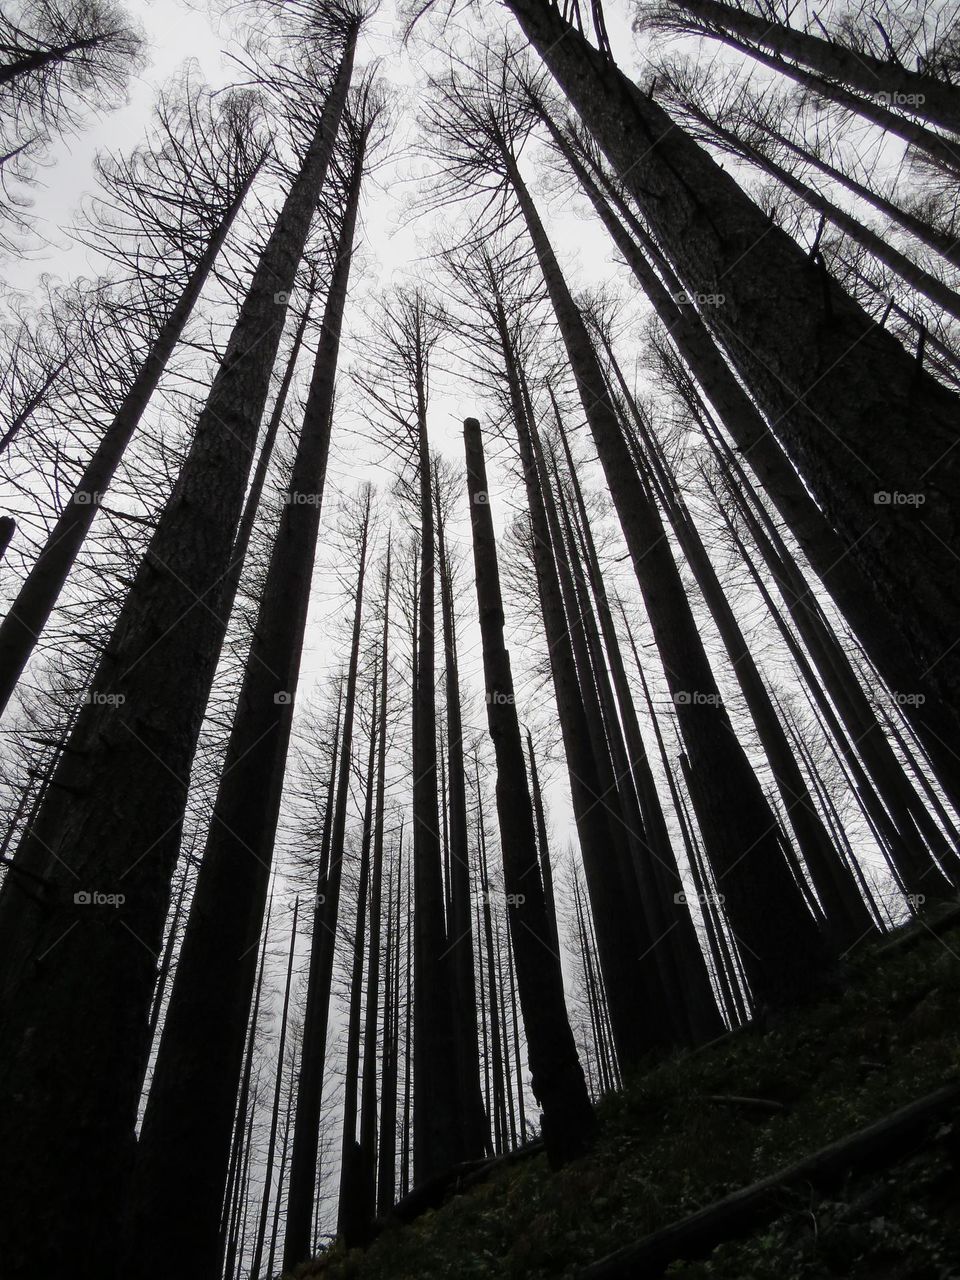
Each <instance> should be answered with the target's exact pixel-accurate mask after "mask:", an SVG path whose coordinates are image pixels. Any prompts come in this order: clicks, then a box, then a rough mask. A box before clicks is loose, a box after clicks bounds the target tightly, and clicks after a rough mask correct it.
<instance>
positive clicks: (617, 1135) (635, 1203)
mask: <svg viewBox="0 0 960 1280" xmlns="http://www.w3.org/2000/svg"><path fill="white" fill-rule="evenodd" d="M958 995H960V929H955V930H953V931H952V932H951V933H950V934H948V935H946V936H945V937H944V938H943V940H942V941H938V940H937V939H935V938H933V937H931V938H929V939H927V940H925V941H924V942H922V943H920V944H919V945H917V946H916V947H914V948H913V949H910V950H904V951H902V952H898V951H893V952H892V953H889V954H887V955H884V956H883V957H879V956H877V955H876V954H875V953H870V952H864V954H863V956H862V957H861V958H860V959H859V960H857V961H856V962H854V963H853V964H851V965H850V967H849V971H848V973H847V975H846V977H845V982H844V986H843V989H842V990H841V991H839V992H838V993H836V994H835V995H834V996H833V997H832V998H831V999H829V1000H825V1001H823V1002H822V1003H819V1004H817V1005H814V1006H811V1007H808V1008H805V1009H803V1010H800V1011H798V1012H796V1013H795V1014H794V1015H793V1016H792V1017H791V1018H789V1019H784V1020H782V1021H779V1022H776V1023H771V1024H770V1025H769V1026H768V1027H767V1028H766V1030H765V1031H764V1032H763V1033H760V1032H759V1031H757V1030H753V1029H748V1030H746V1031H744V1032H741V1033H739V1034H738V1035H736V1036H733V1037H731V1038H729V1039H727V1040H725V1041H724V1042H722V1043H721V1044H718V1045H716V1046H714V1047H712V1048H710V1049H707V1050H705V1051H703V1052H701V1053H698V1054H693V1055H688V1056H683V1057H677V1058H674V1059H671V1060H669V1061H666V1062H663V1063H661V1064H659V1065H657V1066H655V1067H654V1068H653V1069H651V1070H650V1071H648V1072H646V1073H644V1074H642V1075H640V1076H637V1077H635V1078H634V1079H632V1080H630V1081H628V1083H627V1086H626V1088H625V1089H624V1091H623V1092H622V1093H621V1094H618V1095H616V1096H610V1097H607V1098H605V1099H603V1101H602V1102H601V1104H600V1106H599V1109H598V1112H599V1118H600V1124H601V1130H600V1140H599V1142H598V1144H597V1147H596V1149H595V1151H594V1152H593V1153H592V1154H591V1155H590V1156H589V1157H588V1158H586V1159H584V1160H581V1161H579V1162H577V1163H576V1164H574V1165H570V1166H568V1167H567V1168H565V1169H563V1170H561V1171H559V1172H558V1173H552V1174H551V1172H550V1171H549V1169H548V1167H547V1164H546V1160H545V1158H544V1157H543V1156H538V1157H536V1158H533V1159H530V1160H528V1161H525V1162H522V1163H519V1164H515V1165H511V1166H509V1167H507V1166H504V1167H502V1168H500V1169H498V1170H497V1171H496V1172H495V1173H494V1174H493V1175H492V1176H491V1177H490V1178H489V1179H488V1180H487V1181H486V1182H484V1183H483V1184H482V1185H480V1186H477V1187H474V1188H472V1189H471V1190H470V1192H469V1193H468V1194H464V1195H459V1196H455V1197H453V1198H452V1199H451V1200H450V1201H449V1202H448V1203H447V1204H445V1205H444V1206H443V1207H442V1208H441V1209H439V1210H437V1211H436V1212H431V1213H428V1214H426V1215H424V1217H423V1218H421V1219H419V1220H418V1221H416V1222H415V1223H413V1224H412V1225H410V1226H407V1227H404V1228H391V1229H389V1230H387V1231H385V1232H384V1233H383V1234H382V1235H381V1236H380V1237H379V1238H378V1239H377V1240H376V1241H375V1242H374V1244H373V1245H372V1246H371V1247H370V1248H369V1249H368V1250H367V1251H366V1252H365V1253H361V1252H358V1251H354V1252H352V1253H350V1254H344V1253H343V1252H341V1251H340V1250H339V1249H338V1248H334V1249H333V1250H331V1251H330V1252H329V1253H327V1254H325V1255H323V1256H322V1257H321V1258H319V1259H317V1260H316V1261H315V1262H313V1263H311V1264H309V1265H308V1266H307V1267H305V1268H302V1269H301V1270H300V1271H299V1272H298V1275H299V1276H302V1277H307V1276H320V1275H322V1276H324V1277H329V1280H346V1278H347V1277H357V1280H407V1278H409V1280H442V1278H445V1277H461V1278H462V1277H478V1278H479V1277H490V1278H491V1280H492V1278H493V1277H498V1278H503V1277H506V1278H508V1280H512V1278H516V1280H520V1278H521V1277H523V1278H524V1280H548V1278H549V1280H558V1278H560V1277H572V1276H574V1275H576V1273H577V1271H578V1270H579V1268H580V1267H582V1266H583V1265H585V1264H586V1263H588V1262H590V1261H593V1260H595V1259H596V1258H599V1257H602V1256H603V1255H605V1254H607V1253H610V1252H612V1251H613V1250H614V1249H617V1248H619V1247H621V1246H622V1245H624V1244H627V1243H629V1242H630V1241H632V1240H634V1239H636V1238H637V1237H639V1236H642V1235H644V1234H646V1233H647V1232H650V1231H654V1230H656V1229H657V1228H658V1227H662V1226H664V1225H665V1224H667V1223H669V1222H671V1221H673V1220H674V1219H676V1218H679V1217H682V1216H684V1215H685V1214H687V1213H691V1212H693V1211H694V1210H695V1209H698V1208H700V1207H702V1206H703V1205H706V1204H709V1203H710V1202H711V1201H713V1200H716V1199H718V1198H719V1197H721V1196H723V1195H725V1194H727V1193H729V1192H730V1191H733V1190H735V1189H736V1188H738V1187H741V1186H743V1185H744V1184H745V1183H748V1182H751V1181H754V1180H755V1179H757V1178H759V1177H763V1176H764V1175H765V1174H769V1173H772V1172H774V1171H775V1170H776V1169H778V1168H780V1167H781V1166H783V1165H785V1164H789V1163H791V1162H792V1161H794V1160H797V1159H799V1158H800V1157H802V1156H803V1155H805V1154H807V1153H809V1152H811V1151H814V1150H816V1149H817V1148H818V1147H821V1146H824V1145H826V1144H827V1143H829V1142H832V1141H834V1140H836V1139H838V1138H841V1137H843V1136H844V1135H846V1134H849V1133H850V1132H852V1131H853V1130H854V1129H857V1128H860V1127H862V1126H863V1125H865V1124H868V1123H870V1122H871V1121H873V1120H876V1119H879V1118H880V1117H882V1116H884V1115H886V1114H887V1113H888V1112H890V1111H893V1110H895V1109H896V1108H897V1107H901V1106H904V1105H905V1104H906V1103H907V1102H909V1101H911V1100H912V1099H914V1098H916V1097H919V1096H920V1095H922V1094H924V1093H926V1092H928V1091H930V1090H932V1089H935V1088H937V1087H938V1086H939V1085H941V1084H943V1083H944V1081H945V1080H949V1079H955V1078H957V1076H958V1075H960V1020H958V1018H957V1006H958V999H957V998H958ZM714 1094H734V1095H739V1096H750V1097H757V1098H766V1099H769V1100H772V1101H777V1102H781V1103H783V1104H784V1105H785V1106H786V1107H787V1108H788V1109H787V1110H786V1111H785V1112H783V1113H779V1114H769V1113H766V1112H760V1111H757V1110H753V1109H746V1108H739V1107H732V1106H729V1105H725V1104H719V1103H711V1102H708V1101H706V1098H707V1097H708V1096H709V1095H714ZM930 1158H931V1159H933V1157H932V1156H931V1157H930ZM924 1176H928V1179H929V1180H932V1181H931V1185H934V1184H936V1177H937V1176H938V1175H937V1174H936V1170H928V1171H927V1173H926V1174H925V1175H924ZM897 1185H898V1180H897V1175H894V1176H893V1177H892V1179H891V1180H890V1194H889V1195H888V1196H887V1200H888V1201H889V1204H888V1205H887V1206H886V1207H885V1208H884V1209H883V1212H882V1213H879V1212H877V1213H873V1212H872V1210H869V1209H867V1210H864V1212H863V1213H860V1211H859V1210H857V1209H856V1208H853V1207H851V1205H850V1204H848V1203H847V1202H846V1201H844V1202H843V1203H839V1202H838V1204H832V1203H828V1202H817V1203H816V1205H815V1206H813V1205H812V1202H811V1203H805V1204H804V1205H802V1206H801V1205H800V1204H799V1203H798V1204H797V1206H796V1208H795V1210H794V1211H791V1212H790V1213H787V1214H786V1215H785V1216H784V1218H783V1219H781V1220H780V1221H779V1222H777V1223H774V1224H773V1225H772V1226H771V1227H770V1228H769V1229H767V1230H764V1231H761V1232H758V1233H756V1234H755V1235H754V1236H752V1237H751V1238H750V1239H749V1240H748V1241H745V1242H742V1243H733V1244H729V1245H726V1246H723V1247H722V1248H721V1249H718V1250H717V1251H716V1252H715V1254H714V1255H713V1257H712V1258H711V1259H710V1260H709V1261H707V1262H704V1263H698V1264H684V1266H683V1267H681V1268H679V1269H676V1270H675V1274H677V1275H680V1274H682V1275H684V1277H688V1278H690V1280H693V1278H695V1277H696V1278H699V1277H704V1278H705V1277H708V1276H709V1277H717V1280H735V1278H736V1280H746V1278H747V1277H753V1276H756V1277H761V1276H763V1277H766V1276H773V1275H776V1276H777V1277H778V1280H790V1278H791V1277H793V1276H796V1277H797V1280H808V1278H809V1280H812V1278H813V1277H814V1276H833V1275H850V1276H853V1275H857V1276H860V1275H862V1276H863V1277H864V1280H873V1277H877V1278H879V1277H880V1276H881V1275H882V1276H885V1277H886V1276H887V1275H888V1274H889V1275H890V1276H891V1277H894V1276H895V1277H900V1276H901V1275H902V1276H904V1277H908V1276H909V1277H911V1280H948V1277H949V1280H960V1272H958V1273H957V1276H956V1277H955V1276H954V1274H953V1273H951V1272H950V1271H949V1268H948V1254H947V1252H946V1250H947V1249H948V1245H947V1243H945V1241H946V1240H948V1239H949V1234H947V1235H946V1236H944V1238H943V1239H941V1238H940V1237H941V1236H943V1235H944V1231H945V1230H946V1228H943V1229H942V1230H941V1228H940V1227H939V1226H938V1221H939V1220H940V1219H941V1218H942V1215H939V1217H938V1219H937V1220H934V1219H933V1218H931V1217H930V1216H929V1215H927V1218H924V1216H923V1215H924V1214H925V1213H926V1210H925V1209H924V1207H923V1205H921V1204H919V1203H917V1201H916V1197H913V1198H912V1199H911V1197H910V1196H909V1195H907V1196H901V1197H900V1198H899V1199H898V1195H897V1191H896V1188H897ZM936 1185H939V1184H936ZM808 1199H809V1198H808ZM854 1199H855V1197H854ZM868 1199H869V1197H868ZM871 1213H872V1216H870V1214H871ZM845 1214H846V1216H844V1215H845ZM858 1214H859V1216H858ZM864 1215H866V1216H864ZM878 1223H880V1224H881V1225H877V1224H878ZM938 1232H939V1235H938ZM958 1235H960V1232H958ZM911 1241H913V1243H911ZM884 1250H886V1254H885V1253H884ZM898 1250H901V1251H902V1250H907V1251H908V1253H910V1254H911V1257H912V1259H913V1263H912V1264H911V1265H913V1264H915V1265H916V1266H917V1267H919V1268H920V1270H916V1271H910V1270H903V1271H901V1270H896V1269H894V1270H890V1269H889V1267H890V1266H892V1265H893V1264H892V1263H889V1258H888V1257H887V1255H891V1256H892V1255H894V1254H896V1253H897V1251H898ZM834 1255H835V1256H834ZM848 1255H849V1256H848ZM885 1257H887V1261H886V1262H885V1261H884V1258H885ZM874 1259H876V1260H877V1261H876V1262H874ZM888 1264H889V1266H888ZM898 1265H899V1264H898ZM884 1266H888V1270H883V1267H884ZM838 1267H839V1268H840V1269H839V1270H837V1269H836V1268H838ZM931 1267H932V1268H933V1270H929V1268H931ZM818 1268H819V1269H818ZM844 1268H846V1269H845V1270H844ZM852 1268H856V1269H852ZM870 1268H873V1269H872V1270H871V1269H870ZM877 1268H880V1269H877ZM924 1268H927V1270H924ZM938 1268H939V1269H938ZM944 1268H947V1269H944Z"/></svg>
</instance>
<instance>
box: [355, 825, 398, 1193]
mask: <svg viewBox="0 0 960 1280" xmlns="http://www.w3.org/2000/svg"><path fill="white" fill-rule="evenodd" d="M402 861H403V832H402V831H401V833H400V844H399V852H398V857H397V902H396V906H394V903H393V880H392V878H391V879H390V880H389V881H388V890H389V891H388V894H387V939H386V952H387V961H386V966H385V971H384V975H383V1058H382V1062H381V1067H380V1138H379V1142H378V1150H377V1185H376V1210H377V1213H378V1214H380V1215H383V1214H385V1213H386V1212H387V1211H388V1210H389V1209H390V1208H391V1206H392V1205H393V1202H394V1196H395V1192H396V1178H397V1055H398V1049H399V1032H398V1027H399V1022H400V1018H399V1013H400V1011H399V1008H398V1000H399V995H400V987H399V983H400V883H401V881H400V875H401V871H402ZM391 875H392V873H391ZM364 1083H366V1077H364Z"/></svg>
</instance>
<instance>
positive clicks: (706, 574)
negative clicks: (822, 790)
mask: <svg viewBox="0 0 960 1280" xmlns="http://www.w3.org/2000/svg"><path fill="white" fill-rule="evenodd" d="M604 345H605V346H606V343H604ZM607 355H608V358H609V360H610V364H611V368H612V369H613V371H614V373H615V374H616V377H617V381H618V383H619V384H620V390H621V392H622V394H623V396H624V399H625V400H626V402H627V404H628V405H629V407H630V409H631V412H632V415H633V420H634V424H635V427H636V431H637V433H638V434H639V435H640V437H641V448H642V450H643V456H644V457H645V459H646V461H647V464H648V465H649V467H650V469H651V472H652V473H653V475H654V476H655V477H656V483H657V486H658V489H659V493H660V499H661V502H662V503H663V506H664V509H665V510H666V512H667V515H668V517H669V519H670V522H671V526H672V528H673V531H674V534H675V535H676V538H677V541H678V542H679V544H680V547H681V549H682V551H683V554H684V556H685V558H686V560H687V563H688V564H689V566H690V568H691V569H692V570H693V574H694V577H695V579H696V581H697V585H698V586H699V588H700V590H701V592H702V593H703V598H704V601H705V602H706V605H707V608H708V609H709V610H710V614H711V617H712V618H713V620H714V623H715V625H716V627H717V630H718V632H719V634H720V639H721V641H722V642H723V646H724V648H725V649H726V652H727V657H728V658H729V660H730V664H731V666H732V668H733V671H734V673H735V675H736V678H737V683H738V684H739V685H740V690H741V692H742V693H743V696H744V700H745V701H746V704H747V709H748V711H749V713H750V717H751V719H752V721H753V724H754V727H755V729H756V731H757V735H758V738H759V741H760V745H761V747H762V749H763V752H764V754H765V755H766V757H767V762H768V764H769V765H770V768H771V771H772V773H773V778H774V782H775V783H776V786H777V789H778V791H779V793H780V798H781V800H782V801H783V805H784V808H785V810H786V812H787V815H788V816H789V819H790V823H791V826H792V828H793V832H794V836H795V838H796V840H797V845H798V848H799V850H800V853H801V854H802V856H803V858H804V861H805V863H806V865H807V869H808V870H809V872H810V876H811V879H812V881H813V884H814V888H815V889H816V891H817V894H818V896H819V900H820V903H821V905H822V908H823V912H824V915H825V917H826V921H827V926H828V928H829V929H830V931H831V932H832V933H833V934H834V936H835V938H836V940H837V942H838V944H839V945H840V946H841V947H842V946H845V945H848V944H849V943H850V942H851V941H853V940H854V939H860V938H862V937H863V935H864V933H865V932H866V931H869V929H870V928H871V927H872V921H871V919H870V915H869V912H868V911H867V908H866V904H865V903H864V901H863V899H862V897H861V896H860V893H859V891H858V890H857V887H856V885H855V883H854V882H853V879H852V877H851V876H850V874H849V871H848V869H847V867H846V865H845V864H844V863H843V862H842V860H841V858H840V857H839V855H838V853H837V850H836V849H835V848H834V846H833V842H832V841H831V839H830V836H829V834H828V832H827V830H826V828H825V826H824V825H823V822H822V821H821V819H820V815H819V813H818V812H817V808H816V806H815V804H814V802H813V799H812V797H811V795H810V792H809V790H808V788H807V784H806V781H805V779H804V777H803V773H802V771H801V769H800V766H799V764H798V763H797V759H796V757H795V756H794V754H793V752H792V750H791V749H790V744H789V742H788V741H787V737H786V734H785V732H784V729H783V726H782V724H781V723H780V720H779V719H778V717H777V713H776V711H775V709H774V707H773V704H772V702H771V701H770V698H769V695H768V694H767V688H766V685H765V683H764V680H763V677H762V675H761V674H760V671H759V669H758V667H757V665H756V663H755V662H754V659H753V654H752V653H751V652H750V647H749V645H748V644H747V641H746V638H745V637H744V635H743V632H742V631H741V629H740V624H739V622H738V621H737V618H736V615H735V614H734V612H733V609H732V608H731V606H730V602H729V600H728V599H727V595H726V592H725V590H724V587H723V584H722V583H721V582H720V579H719V578H718V576H717V573H716V570H715V569H714V567H713V564H712V562H711V560H710V557H709V556H708V554H707V550H706V547H704V545H703V542H702V540H701V538H700V534H699V532H698V530H697V528H696V525H695V524H694V523H693V520H692V518H691V516H690V513H689V510H688V509H687V506H686V503H685V502H684V501H683V497H682V494H681V491H680V488H679V486H678V484H677V481H676V477H675V476H673V475H672V473H671V472H670V470H669V467H668V464H667V461H666V458H665V457H664V455H663V452H662V450H661V449H660V446H659V441H657V440H656V438H655V436H654V435H653V432H652V430H651V429H650V424H649V423H648V422H647V421H646V420H645V418H644V416H643V415H642V414H641V412H640V410H639V406H638V405H637V403H636V400H635V399H634V397H633V395H632V394H631V393H630V389H629V387H628V386H627V383H626V380H625V379H624V377H623V374H622V371H621V370H620V367H619V365H618V364H617V362H616V360H615V359H614V357H613V353H612V351H611V350H610V349H609V348H607Z"/></svg>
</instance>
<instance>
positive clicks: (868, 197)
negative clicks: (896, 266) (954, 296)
mask: <svg viewBox="0 0 960 1280" xmlns="http://www.w3.org/2000/svg"><path fill="white" fill-rule="evenodd" d="M758 123H759V124H760V126H761V128H762V129H763V130H764V132H765V133H768V134H769V135H770V137H771V138H772V139H773V140H774V142H776V143H777V144H778V145H779V146H781V147H785V148H786V150H787V151H789V152H791V154H793V155H795V156H797V157H799V159H801V160H802V161H804V163H805V164H811V165H813V167H814V168H815V169H817V170H819V172H820V173H822V174H823V175H824V176H825V177H827V178H829V179H830V181H831V182H836V183H837V184H838V185H839V186H841V187H846V189H847V190H848V191H852V192H853V194H854V195H855V196H858V197H859V198H860V199H861V200H863V201H864V202H865V203H867V204H869V205H872V206H873V208H874V209H876V210H877V212H878V213H882V214H883V215H884V217H886V218H889V219H890V221H891V222H895V223H897V224H898V225H899V226H901V227H903V229H904V230H905V231H909V232H910V234H911V235H912V236H914V237H915V238H916V239H917V240H919V241H920V242H921V243H922V244H925V245H926V246H927V247H928V248H929V249H933V250H934V251H935V252H936V253H939V254H941V255H942V256H943V257H944V258H946V259H947V261H948V262H952V263H953V265H954V266H955V267H960V244H958V243H957V239H956V237H955V236H952V235H950V234H949V233H948V232H946V231H942V230H941V229H940V228H939V227H937V226H935V225H934V224H933V223H932V222H929V221H928V220H927V219H926V218H924V217H921V216H920V215H919V214H916V213H912V212H911V211H910V210H909V209H905V208H903V206H902V205H899V204H897V203H896V202H895V201H893V200H890V199H888V198H887V197H886V196H884V195H881V193H880V192H879V191H875V190H874V189H873V188H872V187H868V186H867V185H866V184H865V183H863V182H858V181H857V179H856V178H854V177H853V175H852V174H850V173H847V172H846V171H845V170H843V169H840V168H837V166H836V165H833V164H830V163H829V161H827V160H824V158H823V156H821V155H820V154H819V153H818V152H817V150H816V149H815V148H813V147H811V148H809V149H808V148H807V147H803V146H800V145H799V144H798V143H796V142H794V141H793V140H792V139H790V138H788V137H786V135H785V134H783V133H781V132H780V131H779V129H775V128H773V127H772V126H771V125H769V124H768V123H767V122H766V121H759V122H758ZM958 152H960V148H958Z"/></svg>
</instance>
